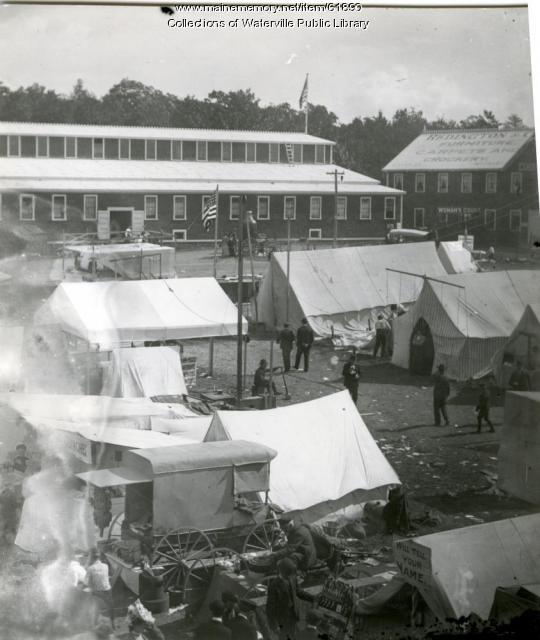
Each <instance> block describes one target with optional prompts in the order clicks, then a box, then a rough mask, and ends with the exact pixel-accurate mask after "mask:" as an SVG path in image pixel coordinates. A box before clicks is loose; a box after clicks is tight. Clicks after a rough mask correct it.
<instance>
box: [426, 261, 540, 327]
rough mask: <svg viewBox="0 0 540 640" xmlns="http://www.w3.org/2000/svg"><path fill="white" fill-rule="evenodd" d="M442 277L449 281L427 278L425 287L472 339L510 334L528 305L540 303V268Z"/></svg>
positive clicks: (457, 325)
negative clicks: (539, 281) (539, 284)
mask: <svg viewBox="0 0 540 640" xmlns="http://www.w3.org/2000/svg"><path fill="white" fill-rule="evenodd" d="M438 279H439V280H442V281H443V283H446V284H443V283H441V282H434V281H432V280H426V282H425V285H424V286H425V288H427V289H430V290H431V292H432V293H433V294H434V295H435V296H436V298H437V299H438V301H439V303H440V306H441V307H442V308H443V309H444V311H445V313H446V314H447V316H448V318H449V319H450V321H451V322H452V324H453V325H454V326H455V328H456V329H457V331H458V332H459V333H461V334H463V335H465V336H467V337H469V338H490V337H504V336H509V335H510V333H511V332H512V331H513V330H514V328H515V327H516V325H517V323H518V322H519V319H520V318H521V315H522V314H523V311H524V309H525V305H526V304H527V303H528V302H533V301H534V302H540V287H539V286H538V272H537V271H490V272H485V273H462V274H455V275H449V276H445V277H442V278H438ZM447 285H457V286H447ZM423 295H424V292H422V294H421V295H420V297H419V300H418V303H417V304H421V299H422V296H423ZM432 309H433V311H434V314H437V313H439V310H438V309H437V308H436V307H432ZM426 319H427V320H428V322H430V320H429V319H428V318H426ZM432 331H433V326H432Z"/></svg>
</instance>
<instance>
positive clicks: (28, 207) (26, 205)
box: [19, 193, 36, 222]
mask: <svg viewBox="0 0 540 640" xmlns="http://www.w3.org/2000/svg"><path fill="white" fill-rule="evenodd" d="M35 215H36V196H28V195H24V194H23V193H21V195H20V196H19V219H20V220H21V221H22V222H25V221H26V222H28V221H30V220H35Z"/></svg>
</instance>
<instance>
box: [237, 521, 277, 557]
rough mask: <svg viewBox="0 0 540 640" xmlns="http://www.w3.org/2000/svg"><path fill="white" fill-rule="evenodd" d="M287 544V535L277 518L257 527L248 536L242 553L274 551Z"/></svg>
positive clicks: (261, 523)
mask: <svg viewBox="0 0 540 640" xmlns="http://www.w3.org/2000/svg"><path fill="white" fill-rule="evenodd" d="M285 543H286V538H285V534H284V533H283V530H282V528H281V527H280V525H279V522H278V521H277V520H276V519H275V518H270V519H268V520H265V521H264V522H260V523H259V524H257V525H255V526H254V527H253V528H252V529H251V530H250V531H249V533H248V534H247V536H246V539H245V541H244V547H243V549H242V553H256V552H261V551H274V550H275V549H278V548H280V547H283V545H284V544H285Z"/></svg>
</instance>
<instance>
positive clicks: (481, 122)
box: [459, 109, 499, 129]
mask: <svg viewBox="0 0 540 640" xmlns="http://www.w3.org/2000/svg"><path fill="white" fill-rule="evenodd" d="M459 126H460V127H461V128H462V129H495V128H497V127H498V126H499V121H498V120H497V118H496V117H495V115H494V114H493V111H486V110H485V109H484V111H482V113H481V114H480V115H477V116H474V115H472V116H468V117H467V118H465V119H464V120H461V121H460V123H459Z"/></svg>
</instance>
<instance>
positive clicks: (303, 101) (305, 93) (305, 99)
mask: <svg viewBox="0 0 540 640" xmlns="http://www.w3.org/2000/svg"><path fill="white" fill-rule="evenodd" d="M298 104H299V106H300V111H303V110H304V109H307V105H308V76H307V74H306V81H305V82H304V87H303V89H302V93H301V94H300V100H299V101H298Z"/></svg>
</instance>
